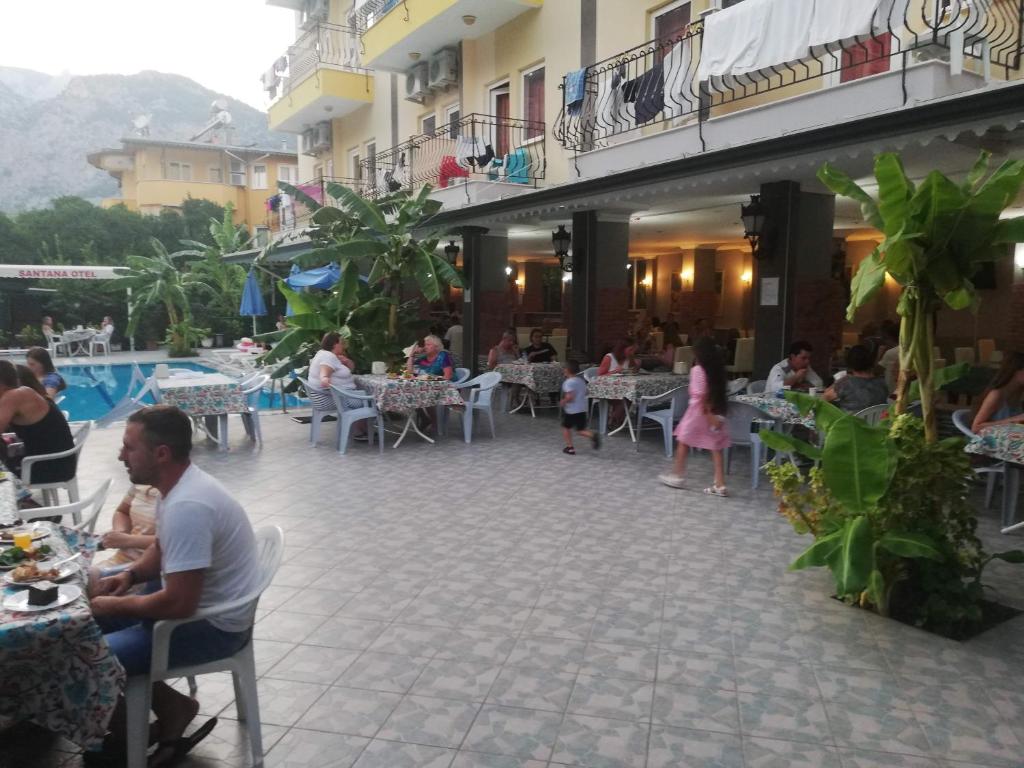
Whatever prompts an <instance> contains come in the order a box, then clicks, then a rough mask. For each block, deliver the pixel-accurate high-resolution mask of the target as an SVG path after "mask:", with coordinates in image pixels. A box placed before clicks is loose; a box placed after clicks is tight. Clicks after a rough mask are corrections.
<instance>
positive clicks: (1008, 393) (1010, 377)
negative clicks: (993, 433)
mask: <svg viewBox="0 0 1024 768" xmlns="http://www.w3.org/2000/svg"><path fill="white" fill-rule="evenodd" d="M1022 395H1024V352H1010V353H1008V354H1007V355H1006V356H1005V357H1004V358H1003V364H1002V365H1001V366H1000V368H999V372H998V373H997V374H996V375H995V378H994V379H992V383H991V384H990V385H989V387H988V389H987V390H986V391H985V396H984V397H983V398H982V399H981V405H980V406H978V412H977V413H976V414H975V415H974V423H973V424H971V430H972V431H974V432H977V431H978V430H980V429H983V428H985V427H995V426H999V425H1001V424H1024V413H1021V399H1022Z"/></svg>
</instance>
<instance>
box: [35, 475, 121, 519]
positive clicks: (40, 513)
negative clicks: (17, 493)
mask: <svg viewBox="0 0 1024 768" xmlns="http://www.w3.org/2000/svg"><path fill="white" fill-rule="evenodd" d="M112 482H114V480H113V478H110V477H108V478H107V479H106V480H104V481H103V483H102V485H100V487H99V488H97V489H96V490H95V491H93V492H92V493H91V494H90V495H89V496H87V497H86V498H84V499H82V500H81V501H74V502H72V503H70V504H61V505H60V506H56V507H35V508H32V509H23V510H21V511H20V512H19V513H18V514H19V515H21V519H22V520H23V521H24V522H26V523H27V522H29V521H30V520H38V519H39V518H41V517H65V516H70V517H71V518H72V519H73V520H75V521H77V520H78V518H79V516H80V515H81V514H82V513H83V512H85V520H83V521H82V522H75V524H74V527H75V528H77V529H78V530H80V531H87V532H89V533H92V532H93V531H94V530H95V529H96V521H97V520H98V519H99V516H100V512H101V511H102V510H103V504H104V503H105V502H106V500H107V494H108V493H109V492H110V484H111V483H112Z"/></svg>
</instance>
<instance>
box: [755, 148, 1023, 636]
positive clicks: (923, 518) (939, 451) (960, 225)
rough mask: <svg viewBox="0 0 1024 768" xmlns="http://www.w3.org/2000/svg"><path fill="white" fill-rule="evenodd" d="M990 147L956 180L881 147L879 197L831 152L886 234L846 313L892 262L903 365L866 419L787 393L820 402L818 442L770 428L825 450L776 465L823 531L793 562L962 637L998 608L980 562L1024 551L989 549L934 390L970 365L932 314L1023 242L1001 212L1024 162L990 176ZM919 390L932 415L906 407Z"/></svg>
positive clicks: (853, 594)
mask: <svg viewBox="0 0 1024 768" xmlns="http://www.w3.org/2000/svg"><path fill="white" fill-rule="evenodd" d="M988 159H989V156H988V154H987V153H982V155H981V157H980V158H979V159H978V161H977V163H975V165H974V167H973V168H972V170H971V171H970V173H969V174H968V176H967V178H966V180H965V181H964V182H963V183H961V184H957V183H956V182H954V181H952V180H950V179H949V178H947V177H946V176H944V175H943V174H941V173H939V172H937V171H933V172H932V173H930V174H928V176H927V177H926V178H925V180H924V181H923V182H922V183H921V184H919V185H915V184H914V183H913V182H912V181H911V180H910V179H908V178H907V176H906V173H905V172H904V170H903V166H902V163H901V162H900V160H899V158H898V157H897V156H896V155H894V154H883V155H879V156H878V157H877V158H876V159H875V178H876V180H877V182H878V198H877V199H875V198H872V197H871V196H870V195H868V194H867V193H866V192H865V191H864V190H863V189H861V188H860V187H859V186H857V184H855V183H854V182H853V180H852V179H851V178H850V177H849V176H847V175H846V174H845V173H843V172H842V171H839V170H838V169H836V168H834V167H832V166H830V165H826V166H825V167H823V168H822V169H821V170H820V171H819V173H818V176H819V178H820V179H821V180H822V182H824V183H825V184H826V186H828V187H829V188H830V189H831V190H832V191H833V192H835V193H836V194H840V195H845V196H847V197H850V198H852V199H854V200H856V201H857V202H859V203H860V205H861V211H862V213H863V216H864V219H865V220H866V221H867V222H868V223H869V224H871V225H872V226H873V227H875V228H876V229H878V230H879V231H881V232H882V234H883V235H884V240H883V241H882V243H881V244H880V245H879V246H878V247H877V248H876V249H875V250H874V251H873V252H872V253H871V254H870V255H869V256H868V257H867V258H866V259H864V261H863V262H862V263H861V265H860V267H859V269H858V271H857V275H856V277H855V278H854V280H853V283H852V285H851V298H850V304H849V307H848V310H847V317H848V319H849V320H851V321H852V320H853V317H854V314H855V312H856V310H857V308H858V307H860V306H862V305H863V304H864V303H866V302H867V301H869V300H870V299H871V298H872V297H873V296H874V294H875V293H876V292H877V291H878V289H879V288H881V286H882V285H883V283H884V282H885V279H886V276H887V275H888V276H889V277H890V278H891V279H893V280H895V281H896V283H898V284H899V285H900V286H901V295H900V300H899V304H898V312H899V314H900V318H901V327H900V376H899V383H898V387H897V397H896V402H895V403H894V405H893V409H892V413H891V414H890V418H888V419H886V420H883V422H882V423H881V424H880V425H879V426H870V425H868V424H866V423H864V422H862V421H861V420H859V419H857V418H856V417H855V416H853V415H851V414H846V413H843V412H842V411H840V410H838V409H837V408H835V407H834V406H832V405H830V404H828V403H826V402H823V401H820V400H817V399H814V398H810V397H807V396H805V395H800V394H797V393H787V394H786V397H787V398H788V399H789V400H791V401H792V402H793V403H795V404H796V405H797V406H798V407H799V408H800V410H801V411H802V412H804V413H808V412H813V413H814V417H815V425H816V428H817V429H818V431H819V434H820V435H821V436H822V437H823V440H822V444H821V446H820V447H818V446H813V445H809V444H808V443H806V442H803V441H801V440H798V439H796V438H794V437H791V436H786V435H780V434H776V433H770V432H769V433H762V434H761V437H762V440H763V441H764V442H765V443H766V444H767V445H768V446H769V447H771V448H774V449H776V450H778V451H784V452H788V453H790V454H793V453H800V454H802V455H803V456H805V457H806V458H808V459H810V460H811V461H813V462H815V466H814V468H812V469H810V470H809V471H807V472H805V471H804V470H802V469H800V468H798V467H797V466H796V465H795V464H793V463H785V464H780V465H774V466H773V465H769V467H768V472H769V476H770V478H771V480H772V484H773V485H774V487H775V492H776V496H777V497H778V499H779V510H780V512H781V513H782V514H783V515H784V516H785V517H787V519H789V520H790V522H791V523H792V524H793V527H794V529H795V530H796V531H797V532H798V533H801V534H810V535H811V536H813V537H814V539H815V541H814V543H813V544H812V545H811V546H810V547H809V548H808V549H807V550H806V551H805V552H804V553H803V554H802V555H800V557H798V558H797V559H796V560H795V561H794V562H793V563H792V565H791V566H790V567H791V568H792V569H800V568H806V567H811V566H818V567H827V568H829V569H830V571H831V572H832V575H833V577H834V581H835V586H836V595H837V596H838V597H839V598H841V599H844V600H847V601H849V602H853V603H856V604H858V605H860V606H862V607H866V608H870V609H872V610H875V611H877V612H879V613H880V614H882V615H892V616H895V617H897V618H901V619H903V620H906V621H911V622H914V623H916V624H918V625H920V626H923V627H926V628H928V629H932V630H934V631H938V632H941V633H943V634H946V635H949V636H953V637H963V636H966V635H968V634H969V633H970V632H971V631H972V630H974V629H975V628H977V627H978V626H979V625H980V624H982V623H984V622H986V621H989V620H991V619H992V613H993V612H997V611H994V609H992V607H991V606H990V605H988V604H986V603H985V601H984V599H983V590H982V584H981V578H982V573H983V571H984V569H985V567H986V566H987V565H988V564H989V563H990V562H991V561H992V560H993V559H1002V560H1005V561H1008V562H1011V563H1024V551H1020V550H1013V551H1009V552H1001V553H997V554H995V555H989V554H986V553H985V551H984V549H983V547H982V545H981V542H980V540H979V539H978V537H977V536H976V535H975V527H976V522H977V521H976V516H975V512H974V510H973V508H972V506H971V504H970V501H969V498H968V497H969V492H970V482H971V479H972V477H973V473H972V470H971V466H970V461H969V459H968V457H967V455H966V454H965V453H964V450H963V448H964V441H963V440H962V439H960V438H948V439H945V440H939V439H938V430H937V425H936V418H935V408H934V404H935V403H934V401H935V392H936V390H937V389H938V388H939V387H941V386H942V385H943V384H945V383H948V382H949V381H952V380H954V379H955V378H957V377H959V376H962V375H963V374H964V373H965V370H964V368H965V367H966V366H962V367H956V366H954V367H953V368H946V369H941V370H938V371H937V370H935V361H934V354H933V347H934V339H933V329H934V317H935V313H936V312H937V311H938V310H939V308H940V307H941V306H943V305H945V306H948V307H951V308H953V309H964V308H967V307H971V306H974V305H976V304H977V301H978V297H977V294H976V293H975V290H974V286H973V283H972V282H971V278H972V277H973V276H974V274H975V273H976V272H977V270H978V269H979V265H980V264H981V263H982V262H985V261H994V260H996V259H999V258H1003V257H1005V256H1007V255H1008V250H1007V248H1006V245H1005V244H1007V243H1012V242H1021V241H1024V217H1019V218H1015V219H1001V218H1000V215H1001V214H1002V212H1003V211H1004V210H1005V209H1006V208H1007V207H1008V206H1010V205H1011V204H1012V203H1013V201H1014V200H1015V198H1016V196H1017V194H1018V193H1019V191H1020V189H1021V187H1022V185H1024V162H1020V161H1012V162H1006V163H1004V164H1003V165H1002V166H1001V167H1000V168H999V169H997V170H996V171H995V172H994V173H992V174H991V175H988ZM914 400H919V401H920V406H921V412H922V415H923V418H920V419H919V418H916V417H915V416H913V415H911V414H909V413H907V412H906V411H907V406H908V404H909V403H910V402H911V401H914Z"/></svg>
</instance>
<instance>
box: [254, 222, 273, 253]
mask: <svg viewBox="0 0 1024 768" xmlns="http://www.w3.org/2000/svg"><path fill="white" fill-rule="evenodd" d="M269 244H270V227H256V242H255V245H256V247H257V248H266V247H267V246H268V245H269Z"/></svg>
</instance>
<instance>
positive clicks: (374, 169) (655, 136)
mask: <svg viewBox="0 0 1024 768" xmlns="http://www.w3.org/2000/svg"><path fill="white" fill-rule="evenodd" d="M267 2H268V4H271V5H277V6H282V7H285V8H289V9H292V10H294V11H295V24H296V36H295V42H294V43H293V45H292V46H290V47H289V48H288V49H287V50H286V51H270V52H268V62H270V61H273V64H272V66H271V67H270V68H269V69H268V70H267V71H266V72H265V73H264V74H263V75H262V80H263V84H264V87H265V88H266V91H267V96H268V100H269V111H268V114H269V124H270V128H271V129H272V130H279V131H285V132H289V133H293V134H296V135H297V136H298V137H299V157H298V176H299V178H300V179H301V180H302V181H303V183H304V184H306V185H307V186H306V189H307V190H308V191H310V192H311V193H312V194H313V195H314V197H317V199H319V200H321V201H322V202H324V203H326V204H331V202H332V201H331V199H330V196H329V194H327V191H326V188H325V187H326V182H327V181H330V180H336V181H339V182H341V183H345V184H348V185H351V186H354V187H355V188H357V189H358V190H359V191H361V192H362V193H364V194H366V195H369V196H375V195H380V194H384V193H386V192H388V191H392V190H396V189H402V188H406V189H412V188H416V187H418V186H420V185H422V184H425V183H429V184H431V185H432V186H433V187H434V192H433V193H432V194H433V196H434V197H435V198H436V199H438V200H441V201H442V202H443V203H444V209H443V211H442V214H441V215H440V217H439V221H441V222H443V223H444V225H445V226H447V227H450V231H451V233H452V237H453V238H454V239H455V241H456V243H457V244H458V245H460V247H461V249H462V252H461V259H462V262H461V263H462V265H463V266H464V267H465V268H466V271H467V274H469V277H470V290H468V291H467V292H466V298H465V305H464V307H463V308H464V310H465V313H464V314H465V326H466V331H465V338H466V339H467V342H466V343H467V350H466V352H467V357H468V358H469V360H470V361H472V360H474V359H475V358H474V356H473V353H474V350H479V349H486V348H487V347H488V346H489V345H490V344H492V343H493V342H494V339H495V338H496V335H497V333H498V332H499V331H500V329H501V328H502V327H506V326H508V325H516V326H523V327H528V326H534V325H536V326H541V327H544V328H554V327H560V326H561V327H567V328H568V330H569V335H570V339H571V341H570V344H571V346H572V348H573V350H574V351H576V352H578V353H580V354H581V355H583V356H585V357H589V358H590V359H596V358H595V357H594V356H595V355H597V354H599V352H600V348H602V347H604V346H606V345H607V344H608V343H609V342H610V341H612V340H614V339H615V338H617V337H618V336H621V335H622V334H623V333H625V332H626V331H627V330H628V329H629V328H630V327H631V326H632V325H633V324H635V323H636V322H637V321H638V320H640V319H641V318H643V317H644V316H651V315H657V316H660V317H662V318H664V317H665V316H667V315H668V314H672V315H674V317H675V319H676V320H677V321H678V322H679V324H680V326H682V327H683V328H684V329H685V328H689V327H690V326H691V325H693V324H695V323H696V322H697V321H698V320H704V321H707V323H708V324H709V325H711V326H712V327H714V328H715V331H716V333H718V334H720V335H722V337H723V338H729V337H734V336H737V335H738V336H741V337H746V338H751V339H752V341H751V342H750V343H749V348H751V349H753V350H754V351H753V352H752V354H753V357H754V362H752V363H745V364H746V365H748V366H749V367H750V368H752V369H754V371H755V372H766V368H767V367H768V366H770V365H771V364H773V363H774V362H777V361H778V360H779V359H780V358H781V357H782V351H783V349H784V347H785V344H786V343H787V342H788V341H789V340H792V339H793V338H794V337H806V338H808V339H810V340H811V341H812V342H813V343H814V345H815V348H816V350H817V351H816V354H820V355H823V356H825V357H826V358H827V356H828V354H829V353H830V352H831V351H833V350H835V349H837V348H839V347H840V346H841V343H842V341H843V340H844V339H847V338H849V337H850V335H851V334H852V333H854V332H855V331H856V330H857V329H858V328H859V327H861V326H863V325H864V324H866V323H869V322H876V321H879V320H881V319H884V318H886V317H893V316H894V314H895V306H894V300H895V295H896V294H895V291H894V290H889V289H888V288H887V289H886V290H884V291H883V292H882V293H881V294H880V295H879V298H878V300H877V302H876V305H877V306H871V307H865V308H864V309H863V310H862V311H861V314H860V316H859V317H858V318H857V322H856V323H853V324H849V323H845V321H844V320H843V316H842V315H843V312H842V309H843V307H844V305H845V301H846V299H845V296H846V294H847V292H848V291H849V276H850V274H851V273H852V272H855V271H856V268H857V265H858V264H859V262H860V260H861V259H863V258H864V257H865V256H866V255H867V254H868V253H870V251H871V249H872V248H873V247H874V246H875V245H876V244H877V243H878V242H880V240H881V237H880V235H879V233H877V232H875V231H873V230H871V229H870V228H867V227H866V226H865V225H864V224H863V223H862V222H861V219H860V216H859V211H858V210H857V208H856V206H855V205H852V204H851V203H850V201H848V200H843V199H836V198H834V197H833V196H832V195H830V194H828V193H827V190H826V189H825V188H824V187H823V186H822V185H821V184H820V183H819V182H818V181H817V179H816V177H815V172H816V171H817V169H818V168H819V167H820V166H821V165H822V164H823V163H824V162H833V163H835V164H837V165H839V166H840V167H843V168H844V169H846V170H848V171H849V172H851V173H852V174H853V175H855V176H857V177H859V178H864V177H867V176H869V174H870V170H871V158H872V157H873V156H874V155H875V154H877V153H878V152H881V151H887V150H893V151H899V152H901V153H902V156H903V158H904V162H905V164H906V166H907V168H908V172H909V173H910V174H911V175H912V176H914V177H917V178H920V177H923V176H924V175H925V174H926V173H927V172H928V171H929V170H931V169H933V168H938V169H940V170H942V171H944V172H946V173H948V174H951V175H955V174H958V173H962V172H965V171H966V170H967V169H969V168H970V166H971V164H972V163H973V161H974V159H975V158H976V157H977V152H978V150H979V148H982V147H984V148H987V149H990V150H991V151H993V152H994V154H995V157H994V160H995V161H997V162H998V161H1001V160H1003V159H1006V158H1007V157H1020V156H1021V155H1022V148H1024V130H1022V128H1021V123H1020V114H1019V107H1015V106H1014V105H1019V104H1021V103H1024V83H1022V82H1021V72H1022V68H1021V50H1022V30H1021V18H1022V8H1024V5H1022V3H1024V0H807V2H805V3H798V4H794V3H790V2H783V1H782V0H628V1H626V0H267ZM801 14H803V15H801ZM751 205H754V206H755V207H757V206H760V209H761V210H762V212H765V215H764V216H762V217H761V218H759V219H758V220H759V221H761V222H762V225H763V228H764V231H757V232H752V231H749V230H748V228H747V227H746V226H745V224H744V221H743V219H742V217H741V214H742V213H749V210H746V208H749V207H750V206H751ZM1020 206H1021V207H1022V208H1024V201H1020ZM750 220H751V221H753V219H750ZM299 223H300V225H301V223H302V218H301V217H300V218H299ZM560 226H561V227H564V228H565V230H566V231H567V232H569V233H570V235H571V248H570V249H569V253H567V254H562V255H561V258H559V257H558V256H557V255H556V254H555V252H554V251H553V245H552V242H553V241H552V235H553V232H556V231H558V227H560ZM294 247H301V246H294ZM294 247H293V246H289V248H291V249H292V250H289V249H282V250H281V254H280V256H279V257H280V258H282V259H283V258H287V257H288V256H289V254H290V253H291V252H293V250H294ZM984 285H985V286H986V287H985V288H983V289H982V296H983V301H982V314H981V315H979V316H978V319H977V321H976V320H975V319H974V318H973V317H972V318H970V319H968V318H967V316H966V314H965V313H955V312H951V311H950V312H945V313H943V314H942V316H940V318H939V327H938V336H939V339H940V344H941V345H943V352H944V354H945V355H946V356H947V357H949V358H950V359H952V350H953V349H955V348H959V347H964V346H975V345H976V342H977V341H978V336H979V335H981V336H985V337H993V338H995V339H996V343H997V346H999V347H1004V346H1007V345H1010V344H1014V343H1017V342H1016V341H1014V340H1013V339H1011V338H1010V337H1009V333H1008V331H1007V328H1006V324H1005V323H1001V322H1000V318H1005V317H1006V316H1007V313H1008V312H1010V311H1011V304H1012V303H1013V302H1015V301H1018V302H1022V307H1024V275H1022V269H1021V268H1018V267H1017V266H1015V265H1014V263H1013V261H1012V259H1011V260H1007V261H1005V262H1003V263H1000V264H999V265H998V266H997V268H996V271H995V273H994V274H991V275H986V279H985V281H984ZM755 339H756V344H755V343H754V341H753V340H755ZM1019 343H1021V344H1024V339H1022V340H1020V342H1019ZM744 346H746V345H744ZM816 364H818V365H821V366H823V367H824V366H826V365H827V359H824V360H823V359H820V358H819V359H818V360H817V361H816ZM762 369H765V370H762Z"/></svg>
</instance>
